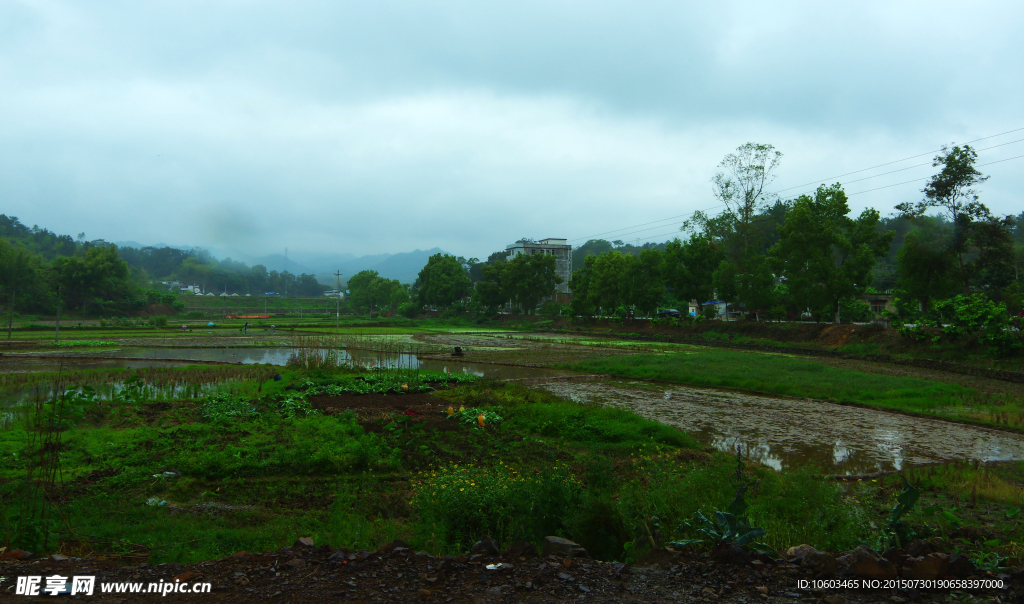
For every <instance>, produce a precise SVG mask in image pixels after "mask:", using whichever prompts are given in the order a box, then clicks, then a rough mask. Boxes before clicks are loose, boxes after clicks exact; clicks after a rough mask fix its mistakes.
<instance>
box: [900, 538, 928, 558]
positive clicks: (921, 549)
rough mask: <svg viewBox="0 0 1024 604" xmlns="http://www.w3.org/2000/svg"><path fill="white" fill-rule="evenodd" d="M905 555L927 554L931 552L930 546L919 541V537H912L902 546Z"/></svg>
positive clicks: (916, 556)
mask: <svg viewBox="0 0 1024 604" xmlns="http://www.w3.org/2000/svg"><path fill="white" fill-rule="evenodd" d="M903 549H904V551H905V552H906V554H907V556H909V557H911V558H918V557H920V556H927V555H928V554H930V553H932V547H931V546H930V545H928V544H927V543H925V542H924V541H921V540H920V539H914V540H913V541H911V542H910V543H908V544H907V546H906V547H905V548H903Z"/></svg>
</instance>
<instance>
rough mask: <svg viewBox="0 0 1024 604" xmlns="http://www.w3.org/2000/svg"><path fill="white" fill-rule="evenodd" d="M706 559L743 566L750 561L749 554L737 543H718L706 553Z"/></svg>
mask: <svg viewBox="0 0 1024 604" xmlns="http://www.w3.org/2000/svg"><path fill="white" fill-rule="evenodd" d="M708 557H709V558H711V559H712V560H714V561H715V562H720V563H722V564H735V565H736V566H743V565H744V564H746V563H747V562H749V561H750V552H749V551H747V549H746V548H745V547H743V546H742V545H740V544H738V543H734V542H730V543H719V544H718V545H716V546H715V547H713V548H712V549H711V551H710V552H708Z"/></svg>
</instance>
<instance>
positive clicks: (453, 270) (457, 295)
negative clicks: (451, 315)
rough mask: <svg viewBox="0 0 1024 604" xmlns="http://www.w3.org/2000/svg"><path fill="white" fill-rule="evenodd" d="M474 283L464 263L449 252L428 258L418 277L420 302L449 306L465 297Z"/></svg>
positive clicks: (443, 306) (440, 306)
mask: <svg viewBox="0 0 1024 604" xmlns="http://www.w3.org/2000/svg"><path fill="white" fill-rule="evenodd" d="M472 284H473V283H472V281H470V280H469V275H467V274H466V268H465V267H464V266H463V263H462V262H460V261H459V259H458V258H456V257H455V256H451V255H448V254H434V255H433V256H431V257H430V258H428V259H427V265H426V266H424V267H423V268H422V269H421V270H420V274H419V277H417V279H416V287H417V288H418V294H419V299H420V304H422V305H425V306H426V305H430V306H435V307H439V308H448V307H449V306H451V305H452V304H455V303H456V302H458V301H459V300H462V299H463V298H465V297H466V296H467V295H469V288H470V286H472Z"/></svg>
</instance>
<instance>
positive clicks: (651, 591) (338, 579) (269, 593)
mask: <svg viewBox="0 0 1024 604" xmlns="http://www.w3.org/2000/svg"><path fill="white" fill-rule="evenodd" d="M489 566H490V567H491V568H488V567H489ZM495 567H498V568H495ZM0 575H2V576H3V577H4V580H3V582H0V602H26V601H31V600H27V599H26V598H25V596H19V595H14V591H15V589H14V585H15V578H16V577H18V576H33V575H35V576H42V577H48V576H52V575H60V576H64V577H71V576H75V575H85V576H90V575H91V576H95V577H96V582H97V587H96V590H95V592H94V595H93V596H92V597H82V596H78V598H76V599H79V598H81V599H82V600H83V601H89V602H101V603H110V604H114V603H117V604H128V603H134V602H157V601H164V602H204V603H206V602H219V603H232V604H234V603H248V602H262V601H271V602H332V601H339V602H340V601H344V602H353V603H360V604H362V603H365V604H369V603H374V604H380V603H385V602H386V603H392V602H394V603H399V602H403V603H404V602H423V603H451V602H455V603H460V604H461V603H474V604H477V603H480V604H483V603H491V602H493V603H509V604H511V603H518V602H524V603H527V602H529V603H541V602H566V601H575V602H592V603H595V604H605V603H607V604H611V603H634V602H690V601H698V602H735V603H747V602H765V603H780V604H781V603H783V602H793V601H800V602H819V603H820V602H827V603H828V604H835V603H838V602H843V603H846V602H850V603H853V602H897V603H902V602H947V601H950V597H951V596H953V594H951V592H950V590H920V591H918V590H913V589H910V590H896V589H876V590H867V589H829V590H812V589H800V588H799V586H798V581H799V580H801V579H812V578H814V575H813V573H812V572H810V571H808V570H807V569H806V568H803V567H801V566H799V565H797V564H793V563H789V562H782V561H774V560H771V559H768V558H767V557H761V558H758V557H754V558H752V559H751V561H750V562H749V563H746V564H741V565H734V564H730V563H717V562H714V561H711V560H709V559H707V558H706V557H705V556H704V555H702V554H698V553H693V554H689V555H684V554H681V553H679V552H672V551H669V550H657V551H655V552H654V554H653V555H651V556H649V557H648V559H647V562H646V563H642V564H640V565H638V566H637V567H635V568H631V567H630V566H628V565H626V564H619V563H614V562H596V561H591V560H588V559H584V558H561V557H557V556H549V557H546V558H538V557H515V558H513V557H510V556H507V555H506V556H501V557H485V556H479V555H476V556H469V557H464V556H459V557H444V558H442V557H433V556H430V555H427V554H426V552H418V553H414V552H412V551H411V550H409V549H408V548H407V547H405V544H404V543H401V542H394V543H391V544H388V545H386V546H384V547H382V548H381V549H380V550H378V551H376V552H368V551H360V552H353V551H350V550H346V549H336V548H333V547H329V546H320V547H312V546H304V545H300V544H299V542H296V545H295V546H293V547H289V548H282V549H280V550H277V551H274V552H267V553H261V554H250V553H247V552H239V553H237V554H234V555H232V556H229V557H227V558H223V559H220V560H213V561H208V562H199V563H196V564H188V565H182V564H160V565H156V566H150V565H147V564H139V565H137V566H136V565H131V566H121V565H119V564H118V563H117V562H115V561H112V560H96V559H87V558H86V559H77V558H71V559H68V560H61V561H57V560H53V559H52V558H47V559H43V560H3V561H0ZM975 578H980V579H999V578H1002V579H1003V580H1004V581H1005V584H1006V587H1005V588H1004V589H998V590H996V589H990V590H972V591H970V592H961V593H960V594H959V596H960V597H959V598H957V600H956V601H971V600H973V601H985V602H1015V601H1019V599H1018V596H1017V594H1024V581H1022V579H1024V573H1020V572H1015V573H1013V574H1011V575H1002V576H999V577H997V576H996V575H994V574H991V573H987V572H985V571H977V573H976V575H975ZM161 581H163V582H164V583H175V582H178V583H187V584H189V585H193V584H195V583H206V582H208V583H210V584H211V585H212V590H211V592H210V593H201V594H182V593H171V594H168V595H166V596H163V597H161V596H160V595H157V594H149V593H136V594H131V593H118V594H109V593H108V594H102V593H100V586H99V584H100V583H103V582H107V583H113V582H134V583H141V584H143V587H142V589H143V590H146V589H148V585H149V584H150V583H157V584H159V583H160V582H161ZM43 582H44V585H45V579H44V581H43ZM968 593H969V594H970V595H968ZM971 596H973V598H971V600H968V598H970V597H971ZM43 597H46V596H43ZM954 597H955V596H954ZM997 598H998V599H997Z"/></svg>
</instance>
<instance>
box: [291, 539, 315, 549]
mask: <svg viewBox="0 0 1024 604" xmlns="http://www.w3.org/2000/svg"><path fill="white" fill-rule="evenodd" d="M292 547H313V540H312V539H311V538H309V537H299V538H298V539H296V540H295V545H293V546H292Z"/></svg>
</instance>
